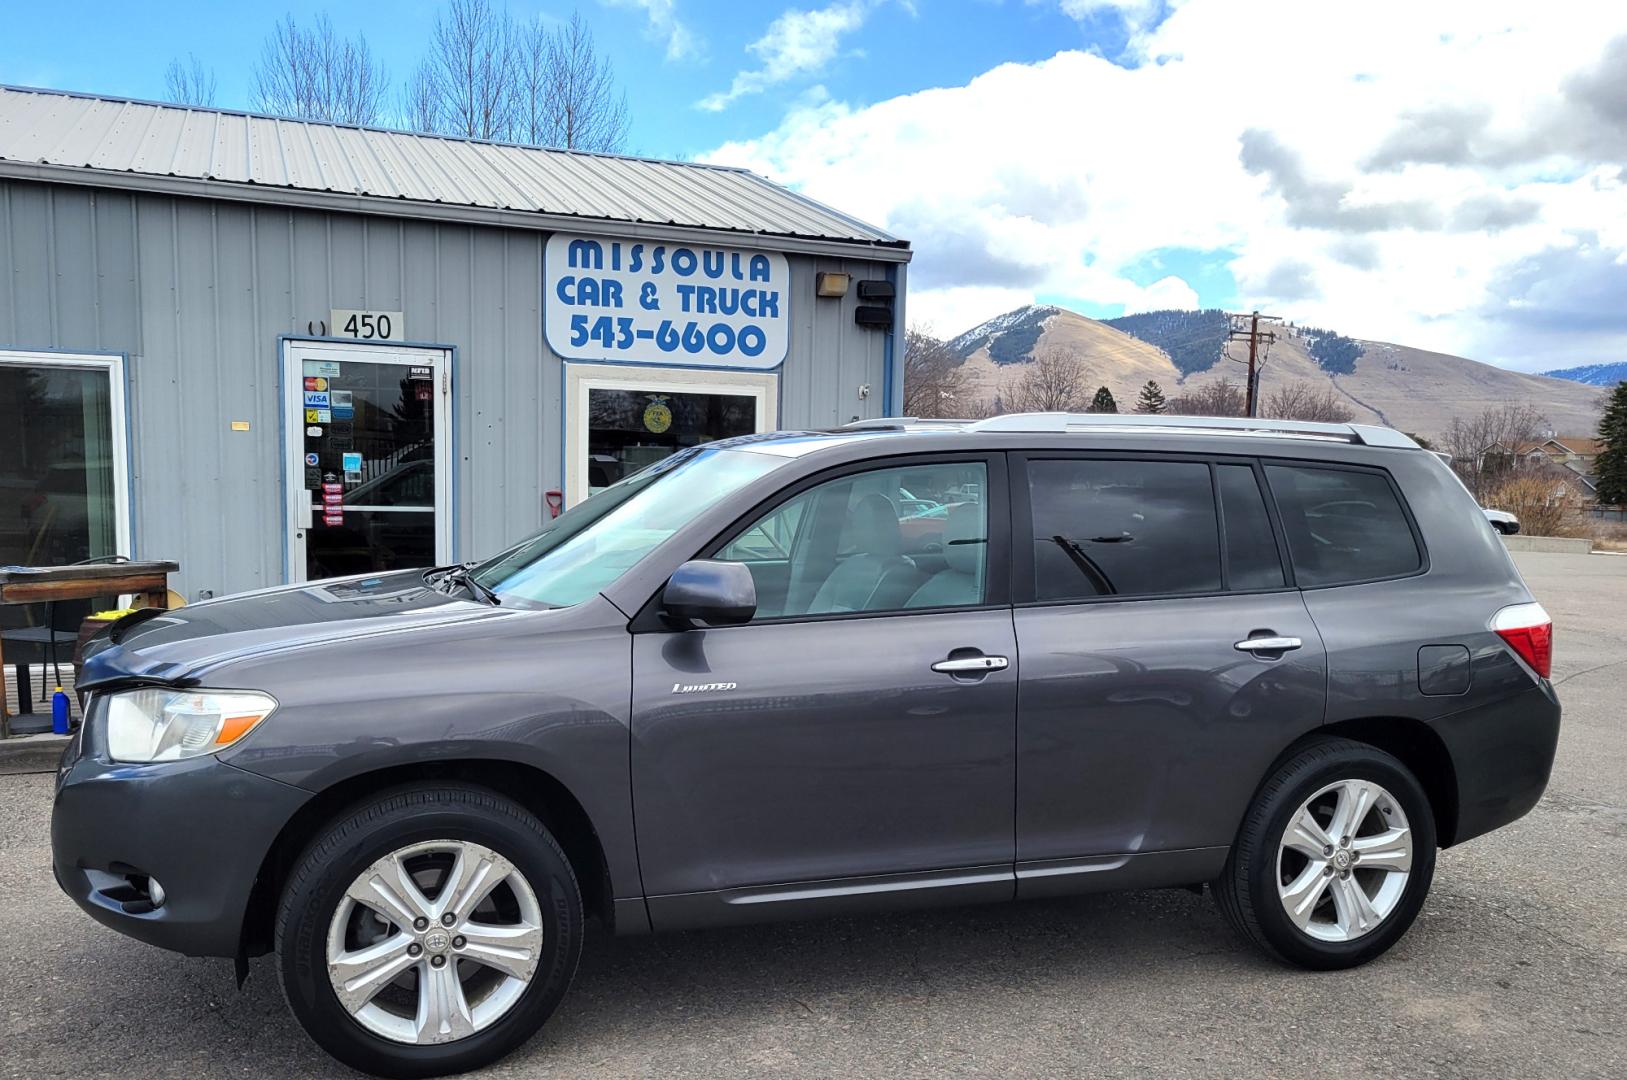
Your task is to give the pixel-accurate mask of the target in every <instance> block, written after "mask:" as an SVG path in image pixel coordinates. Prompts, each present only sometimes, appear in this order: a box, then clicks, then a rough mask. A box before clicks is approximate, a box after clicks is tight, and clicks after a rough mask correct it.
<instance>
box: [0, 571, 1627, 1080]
mask: <svg viewBox="0 0 1627 1080" xmlns="http://www.w3.org/2000/svg"><path fill="white" fill-rule="evenodd" d="M1519 562H1520V565H1521V568H1522V569H1523V570H1524V572H1525V574H1526V575H1527V578H1528V580H1529V581H1530V583H1531V587H1532V589H1533V591H1534V592H1535V593H1536V594H1537V596H1538V598H1539V599H1541V600H1542V601H1543V603H1544V604H1546V605H1547V606H1548V609H1549V611H1550V612H1551V613H1552V614H1553V616H1554V619H1555V621H1556V623H1557V624H1558V627H1559V636H1558V644H1557V650H1556V659H1555V677H1556V678H1557V679H1559V681H1560V683H1561V686H1560V694H1561V697H1562V699H1563V701H1564V704H1565V710H1566V716H1565V732H1564V736H1563V738H1562V740H1561V743H1560V753H1559V761H1558V764H1557V765H1556V767H1555V770H1554V777H1553V782H1552V785H1551V786H1550V788H1549V790H1548V794H1547V796H1546V797H1545V798H1544V799H1543V801H1542V803H1541V804H1540V805H1539V806H1538V807H1537V809H1536V810H1534V811H1533V812H1532V813H1531V814H1530V815H1529V816H1527V817H1526V818H1524V819H1523V820H1521V821H1519V822H1517V823H1515V824H1514V825H1512V826H1510V827H1508V828H1505V829H1503V830H1501V831H1499V832H1496V833H1493V834H1492V835H1490V836H1487V837H1483V838H1481V839H1479V840H1476V841H1473V842H1472V843H1469V844H1467V845H1464V846H1463V847H1461V848H1456V849H1453V850H1451V851H1448V852H1445V853H1443V855H1442V857H1441V860H1440V865H1439V869H1438V871H1437V875H1436V880H1435V888H1434V892H1433V894H1432V895H1431V897H1430V900H1429V902H1428V904H1427V905H1426V906H1425V908H1424V912H1423V915H1422V916H1421V917H1420V919H1419V921H1418V922H1417V924H1416V925H1415V926H1414V928H1413V930H1412V932H1411V933H1410V934H1408V935H1407V937H1406V938H1405V939H1403V940H1402V942H1401V943H1400V944H1399V945H1398V946H1397V947H1396V948H1395V949H1394V950H1392V952H1391V953H1390V954H1389V955H1388V956H1386V957H1384V958H1383V959H1381V960H1379V961H1377V962H1375V963H1373V964H1371V965H1369V966H1367V967H1365V968H1362V969H1360V970H1357V971H1352V972H1344V973H1339V974H1323V975H1317V974H1309V973H1304V972H1299V971H1293V970H1289V969H1286V968H1282V967H1279V966H1276V965H1275V964H1272V963H1270V962H1268V961H1265V960H1263V959H1261V958H1259V957H1258V956H1256V955H1255V954H1254V953H1253V952H1252V951H1250V950H1248V949H1246V948H1244V947H1243V946H1242V945H1240V944H1239V943H1238V942H1237V941H1235V940H1234V939H1233V938H1232V937H1231V936H1230V935H1229V934H1228V932H1227V931H1226V929H1225V928H1224V926H1223V925H1222V924H1221V921H1220V919H1219V917H1218V916H1217V915H1216V913H1215V912H1214V910H1213V909H1212V908H1211V906H1210V903H1209V901H1208V899H1207V898H1200V897H1198V896H1195V895H1192V894H1190V893H1187V892H1181V891H1164V892H1155V893H1141V894H1129V895H1123V896H1099V897H1089V898H1084V899H1079V900H1069V901H1055V902H1044V903H1031V904H1026V905H1005V906H999V907H991V908H971V909H965V910H956V911H940V912H927V913H921V914H909V915H897V916H885V917H875V918H855V919H842V920H835V921H825V922H816V923H807V924H801V925H786V926H771V927H761V928H753V929H745V930H730V931H713V932H707V933H691V934H677V935H671V936H665V937H655V938H634V939H623V940H617V939H613V938H610V937H607V936H605V935H603V934H598V935H590V936H589V939H588V942H587V948H586V951H585V953H584V956H583V961H582V968H581V973H580V975H579V976H578V979H577V983H576V986H575V989H574V990H573V991H572V992H571V994H570V995H569V997H567V998H566V1001H565V1004H564V1005H563V1007H562V1008H561V1009H560V1011H559V1013H558V1014H556V1016H555V1017H554V1019H553V1021H552V1022H551V1023H550V1024H549V1026H548V1028H547V1029H546V1030H545V1032H544V1033H543V1034H542V1035H541V1036H540V1037H539V1038H537V1039H535V1040H533V1041H532V1042H531V1043H530V1044H529V1045H528V1046H527V1047H526V1048H524V1049H523V1050H522V1051H521V1052H519V1053H518V1054H516V1055H514V1056H513V1057H512V1058H510V1059H509V1060H508V1061H506V1062H504V1063H503V1064H502V1065H500V1066H498V1067H496V1068H494V1069H492V1070H490V1071H489V1072H488V1073H487V1074H486V1075H490V1076H494V1077H495V1076H504V1077H542V1076H550V1077H554V1076H571V1077H575V1076H589V1077H626V1076H652V1077H654V1076H659V1077H674V1076H698V1077H708V1078H714V1077H748V1076H749V1077H757V1076H763V1075H768V1074H783V1075H796V1076H832V1077H844V1078H845V1077H869V1076H877V1077H887V1078H889V1080H892V1078H897V1077H900V1076H991V1075H1001V1076H1022V1077H1043V1076H1067V1077H1080V1076H1099V1075H1100V1076H1105V1075H1131V1074H1146V1075H1156V1076H1160V1077H1163V1076H1216V1077H1220V1076H1227V1077H1230V1076H1245V1075H1246V1076H1261V1077H1303V1076H1310V1075H1320V1076H1329V1077H1342V1076H1361V1077H1363V1078H1371V1077H1373V1076H1375V1075H1377V1076H1384V1075H1391V1076H1406V1077H1433V1076H1451V1077H1458V1076H1461V1077H1474V1078H1477V1080H1478V1078H1483V1077H1518V1078H1520V1080H1532V1078H1536V1077H1550V1076H1551V1077H1618V1078H1619V1077H1622V1076H1627V858H1624V856H1627V732H1624V730H1623V725H1622V709H1621V706H1620V702H1621V700H1622V694H1621V686H1622V683H1623V680H1624V679H1627V557H1612V556H1602V555H1595V556H1576V555H1545V554H1522V555H1521V556H1519ZM49 812H50V777H49V776H44V775H24V776H4V777H0V840H3V844H0V902H3V904H4V906H5V909H6V910H8V911H11V912H13V913H14V915H15V916H16V917H15V918H13V919H12V920H11V921H10V922H9V923H8V925H9V926H10V928H11V929H10V930H9V931H8V932H7V933H6V935H5V936H6V939H7V940H6V943H5V948H4V952H5V954H6V955H7V956H9V957H10V959H9V961H8V962H6V963H4V964H3V965H0V1012H3V1014H4V1019H5V1032H6V1034H7V1038H6V1041H5V1050H4V1053H3V1055H0V1074H3V1075H7V1076H17V1077H47V1076H73V1077H90V1076H109V1077H114V1076H116V1077H120V1078H121V1080H123V1078H128V1077H132V1076H135V1077H185V1078H188V1080H196V1078H199V1077H214V1076H263V1075H266V1074H270V1073H273V1072H276V1073H279V1074H282V1075H286V1076H295V1077H318V1076H350V1075H355V1074H353V1073H350V1072H349V1071H348V1070H346V1069H344V1068H342V1067H340V1066H338V1065H336V1064H334V1063H332V1062H331V1061H329V1060H328V1059H326V1058H325V1057H324V1056H323V1055H322V1054H321V1053H320V1052H319V1051H317V1050H316V1049H315V1048H314V1047H313V1046H312V1045H311V1044H310V1043H309V1042H307V1041H306V1039H305V1037H304V1036H303V1034H302V1033H301V1032H300V1031H299V1029H298V1028H297V1027H296V1026H295V1024H294V1022H293V1020H292V1019H291V1018H290V1017H289V1015H288V1013H287V1011H286V1009H285V1008H284V1006H283V1003H282V999H281V996H280V993H279V990H278V987H277V979H276V974H275V972H274V971H273V969H272V967H271V965H270V963H269V961H268V960H267V959H264V958H262V959H260V960H257V961H255V962H254V965H253V969H252V973H251V975H250V977H249V981H248V984H247V985H246V987H245V988H244V989H243V991H242V992H241V993H239V992H238V991H237V989H236V988H235V986H234V982H233V978H232V972H231V965H230V964H229V963H227V962H225V961H209V960H193V959H186V958H184V957H178V956H174V955H171V954H168V953H164V952H160V951H158V950H156V949H152V948H149V947H147V946H145V945H141V944H139V943H137V942H134V941H130V940H127V939H125V938H123V937H121V936H119V935H117V934H115V933H113V932H112V931H109V930H105V929H103V928H101V927H100V926H98V925H97V924H95V923H93V922H91V920H90V919H89V918H87V917H85V916H84V915H82V914H81V913H80V912H79V911H78V910H77V909H75V908H74V907H73V906H72V904H70V903H69V902H68V901H67V900H66V899H65V898H64V897H63V896H62V895H61V894H60V893H59V892H58V891H57V889H56V886H55V885H54V884H53V882H52V880H51V873H50V869H49V849H48V842H47V825H48V817H49ZM200 827H207V825H206V824H204V823H200ZM25 913H26V914H25Z"/></svg>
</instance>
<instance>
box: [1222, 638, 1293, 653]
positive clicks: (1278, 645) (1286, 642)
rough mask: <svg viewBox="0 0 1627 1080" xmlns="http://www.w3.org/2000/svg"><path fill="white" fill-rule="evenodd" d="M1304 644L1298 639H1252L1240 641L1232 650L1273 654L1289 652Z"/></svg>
mask: <svg viewBox="0 0 1627 1080" xmlns="http://www.w3.org/2000/svg"><path fill="white" fill-rule="evenodd" d="M1304 644H1305V643H1304V642H1303V641H1301V640H1299V639H1298V638H1297V637H1251V638H1245V639H1244V640H1242V641H1239V642H1238V643H1237V644H1235V645H1233V646H1232V648H1234V649H1238V650H1240V651H1242V652H1251V653H1272V652H1288V651H1289V650H1290V649H1297V648H1299V647H1300V646H1301V645H1304Z"/></svg>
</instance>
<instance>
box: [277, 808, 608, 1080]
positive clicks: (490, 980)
mask: <svg viewBox="0 0 1627 1080" xmlns="http://www.w3.org/2000/svg"><path fill="white" fill-rule="evenodd" d="M581 948H582V901H581V894H580V891H579V889H578V887H577V883H576V878H575V875H574V874H573V873H572V871H571V865H570V862H569V861H568V860H567V859H566V857H565V855H564V853H563V852H562V851H561V850H560V847H559V845H558V844H557V843H556V842H555V841H554V839H553V837H552V836H550V835H549V833H548V831H547V829H546V828H544V827H543V825H542V823H541V822H540V821H538V820H537V819H536V818H535V817H534V816H532V815H531V814H530V813H529V812H527V811H526V810H525V809H523V808H522V807H520V806H518V805H516V804H514V803H512V802H510V801H509V800H507V799H504V798H501V797H500V796H498V795H497V794H495V793H494V792H490V791H487V790H485V789H481V788H473V787H462V786H450V785H449V786H437V787H433V788H423V789H417V790H400V791H395V792H389V793H385V794H383V795H380V796H378V797H377V798H375V799H373V800H371V801H369V802H368V803H366V804H364V805H362V806H359V807H357V808H356V809H355V810H354V811H352V812H350V813H348V814H346V815H345V816H344V817H343V819H342V820H340V821H338V822H336V823H335V824H334V825H333V826H332V827H331V828H329V829H328V830H327V831H326V832H325V833H324V834H322V835H321V836H319V837H318V838H317V840H316V841H315V842H313V843H312V844H311V846H310V847H309V848H307V849H306V851H305V853H304V855H303V856H302V857H301V859H300V861H299V863H298V865H297V866H296V867H295V869H294V872H293V873H292V874H291V875H290V877H289V879H288V884H287V886H286V888H285V889H284V891H283V896H282V902H281V904H280V906H279V909H278V915H277V951H278V959H279V968H280V971H281V975H282V983H283V991H284V993H285V995H286V996H287V998H288V1004H289V1007H290V1008H291V1009H292V1010H293V1012H294V1015H295V1017H296V1018H297V1019H298V1020H299V1022H300V1024H301V1025H302V1026H303V1027H304V1028H305V1030H306V1032H307V1033H309V1034H310V1036H311V1038H313V1039H314V1040H316V1042H317V1043H319V1044H320V1045H321V1046H322V1047H323V1049H325V1050H327V1051H328V1052H329V1053H330V1054H332V1055H333V1056H334V1057H336V1058H338V1059H339V1060H341V1061H343V1062H345V1063H346V1064H347V1065H350V1066H352V1067H354V1068H357V1069H360V1070H362V1071H364V1072H368V1073H372V1074H374V1075H378V1076H391V1077H423V1076H440V1075H444V1074H447V1073H457V1072H466V1071H468V1070H470V1069H476V1068H479V1067H481V1066H482V1065H486V1064H489V1063H491V1062H493V1061H496V1060H497V1059H498V1058H500V1057H502V1056H504V1055H505V1054H507V1053H509V1052H510V1051H511V1050H514V1049H515V1048H516V1047H518V1046H520V1045H521V1044H522V1043H524V1042H525V1041H526V1040H527V1039H528V1038H530V1037H531V1036H532V1035H533V1034H534V1033H535V1032H536V1031H537V1029H538V1028H540V1027H541V1026H542V1024H543V1022H544V1021H545V1020H546V1019H547V1018H548V1016H549V1014H551V1013H552V1012H553V1011H554V1008H555V1007H556V1006H557V1005H558V1004H559V1001H560V999H561V998H562V997H563V996H564V994H565V991H566V989H567V988H568V987H569V985H570V982H571V978H572V977H573V976H574V974H575V972H576V963H577V960H578V958H579V957H580V955H581Z"/></svg>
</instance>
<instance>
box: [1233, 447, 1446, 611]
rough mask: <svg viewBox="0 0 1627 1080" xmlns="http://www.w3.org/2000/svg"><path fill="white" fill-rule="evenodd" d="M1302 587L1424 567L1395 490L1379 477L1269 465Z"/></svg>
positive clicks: (1369, 578) (1351, 472) (1278, 509)
mask: <svg viewBox="0 0 1627 1080" xmlns="http://www.w3.org/2000/svg"><path fill="white" fill-rule="evenodd" d="M1265 471H1266V477H1267V479H1268V480H1269V481H1270V483H1271V493H1272V495H1273V496H1274V497H1275V498H1276V500H1277V512H1278V514H1279V515H1280V516H1281V518H1282V527H1283V531H1284V532H1285V533H1286V534H1287V536H1288V552H1289V554H1290V556H1292V558H1293V561H1294V577H1295V578H1296V579H1297V580H1298V583H1299V584H1300V585H1338V584H1343V583H1348V582H1355V581H1371V580H1373V579H1375V578H1386V577H1399V576H1401V575H1404V574H1410V573H1412V572H1414V571H1415V570H1417V569H1418V568H1419V567H1420V566H1422V565H1423V558H1422V556H1421V555H1420V554H1419V551H1418V544H1417V541H1415V540H1414V539H1413V535H1412V529H1411V527H1410V526H1409V525H1408V524H1407V517H1406V514H1405V513H1404V512H1403V511H1402V509H1401V504H1400V502H1398V501H1397V499H1396V495H1395V489H1394V488H1392V487H1391V486H1390V482H1389V480H1388V479H1387V478H1386V477H1385V476H1384V475H1383V474H1382V473H1378V472H1366V471H1356V470H1351V469H1322V468H1317V467H1315V466H1312V465H1267V466H1266V470H1265Z"/></svg>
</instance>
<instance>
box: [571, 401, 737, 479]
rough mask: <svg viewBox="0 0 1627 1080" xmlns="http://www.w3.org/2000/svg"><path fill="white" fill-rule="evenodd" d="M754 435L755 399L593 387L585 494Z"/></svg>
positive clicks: (589, 416)
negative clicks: (704, 447) (689, 452)
mask: <svg viewBox="0 0 1627 1080" xmlns="http://www.w3.org/2000/svg"><path fill="white" fill-rule="evenodd" d="M756 431H757V398H756V397H755V396H752V395H746V394H727V393H717V394H711V393H686V392H665V391H645V390H627V389H610V388H600V387H593V388H591V389H589V390H588V463H587V465H588V493H589V494H592V493H594V492H598V491H602V490H603V489H605V488H607V487H609V486H610V485H611V484H614V483H615V482H616V481H618V480H620V479H621V478H622V477H624V476H631V475H632V474H633V473H635V472H637V471H638V470H639V469H642V468H643V467H644V466H646V465H649V464H652V463H654V462H657V461H660V460H661V459H662V458H664V457H667V456H668V455H670V454H673V453H675V452H677V451H678V450H682V449H684V448H685V447H689V446H698V445H700V444H701V443H707V442H713V441H715V440H717V439H727V438H732V437H733V436H736V435H750V434H752V433H754V432H756Z"/></svg>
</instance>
